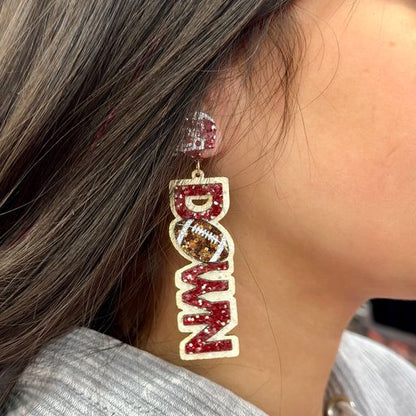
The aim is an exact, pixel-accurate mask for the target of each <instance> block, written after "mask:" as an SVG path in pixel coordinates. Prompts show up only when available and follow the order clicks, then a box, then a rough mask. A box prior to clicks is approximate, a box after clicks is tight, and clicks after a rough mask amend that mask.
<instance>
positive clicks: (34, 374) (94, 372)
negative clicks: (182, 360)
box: [6, 328, 265, 416]
mask: <svg viewBox="0 0 416 416" xmlns="http://www.w3.org/2000/svg"><path fill="white" fill-rule="evenodd" d="M62 409H65V411H64V412H63V410H62ZM235 412H237V413H235ZM6 414H7V416H17V415H23V414H24V415H31V416H41V415H42V416H45V415H46V416H49V415H53V416H55V415H56V416H58V415H59V416H61V415H62V414H65V415H103V414H106V415H107V414H108V415H113V416H121V415H123V416H129V415H135V416H136V415H190V414H204V415H212V416H214V415H230V414H239V415H259V416H260V415H262V416H263V415H265V414H264V413H263V412H262V411H261V410H260V409H258V408H257V407H255V406H254V405H252V404H251V403H248V402H246V401H244V400H243V399H242V398H240V397H238V396H237V395H235V394H234V393H232V392H231V391H229V390H227V389H225V388H224V387H222V386H220V385H218V384H216V383H214V382H211V381H210V380H208V379H205V378H203V377H201V376H199V375H197V374H195V373H192V372H190V371H188V370H186V369H184V368H181V367H178V366H175V365H173V364H170V363H168V362H166V361H164V360H162V359H160V358H158V357H156V356H154V355H152V354H149V353H147V352H145V351H142V350H140V349H137V348H134V347H132V346H130V345H127V344H124V343H122V342H120V341H118V340H116V339H114V338H112V337H109V336H107V335H104V334H101V333H99V332H96V331H94V330H91V329H87V328H76V329H75V330H73V331H71V332H70V333H68V334H67V335H65V336H64V337H61V338H59V339H57V340H55V341H54V342H52V343H50V344H49V345H48V346H47V348H45V349H44V350H43V351H42V352H41V353H40V354H39V356H38V357H36V360H35V362H34V363H32V365H30V366H28V367H27V368H26V370H25V372H24V373H23V374H22V376H21V377H20V380H19V382H18V384H17V385H16V387H15V389H14V391H13V392H12V394H11V395H10V399H9V403H8V409H7V413H6Z"/></svg>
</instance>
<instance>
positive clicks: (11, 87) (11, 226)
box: [0, 0, 298, 406]
mask: <svg viewBox="0 0 416 416" xmlns="http://www.w3.org/2000/svg"><path fill="white" fill-rule="evenodd" d="M290 3H291V2H289V1H288V0H286V1H285V0H209V1H197V0H180V1H172V0H157V1H156V0H124V1H118V0H108V1H98V0H90V1H79V2H74V1H69V0H54V1H51V0H3V1H1V2H0V5H1V14H0V36H1V40H0V91H1V100H0V253H1V258H0V406H1V405H4V403H5V400H6V398H7V396H8V394H9V392H10V390H11V388H12V387H13V385H14V383H15V380H16V378H17V377H18V376H19V375H20V373H21V372H22V370H23V369H24V368H25V366H26V365H27V364H28V363H29V362H30V360H31V359H32V358H33V357H34V356H35V355H36V353H37V352H38V351H39V349H40V348H41V347H42V346H43V345H45V344H46V343H47V342H48V341H50V340H51V339H52V338H54V337H57V336H60V335H62V334H64V333H66V332H67V331H68V330H70V329H71V328H72V327H74V326H76V325H84V326H89V327H92V328H95V329H97V330H99V331H102V332H105V333H109V334H111V335H113V336H116V337H118V338H119V339H121V340H123V341H125V342H129V343H134V344H135V345H141V343H143V342H144V341H145V339H146V337H147V335H148V332H149V328H150V327H151V322H152V317H153V315H154V311H155V310H156V307H157V305H156V304H155V298H156V296H155V294H157V293H158V290H159V288H160V284H161V282H160V281H159V280H158V265H159V264H160V262H161V256H162V253H163V245H162V244H163V243H162V242H161V238H160V235H161V234H163V233H165V232H166V229H167V228H166V227H164V226H165V223H166V221H167V220H169V219H170V212H169V204H168V195H167V194H168V192H167V186H168V182H169V180H170V179H172V178H174V177H184V172H186V173H188V172H189V169H190V162H189V161H187V160H186V159H184V158H181V157H180V156H178V157H172V153H173V150H174V149H175V147H176V145H177V144H178V143H179V141H180V139H181V134H180V132H181V131H182V128H183V122H184V119H185V116H187V115H189V114H192V113H193V111H194V110H195V109H201V108H202V107H201V105H202V100H203V99H204V97H205V96H206V94H207V93H208V91H209V87H210V86H211V85H213V82H214V81H218V79H220V77H221V73H223V72H222V71H224V70H225V69H226V68H231V67H233V66H235V64H236V62H240V63H242V66H241V68H242V71H241V76H242V77H243V78H244V79H245V82H246V83H247V81H249V80H250V79H251V78H250V74H251V72H252V71H253V68H254V67H255V66H254V63H255V61H256V56H257V54H256V51H258V46H259V44H260V43H261V42H262V40H264V39H265V37H266V35H268V34H271V33H273V39H274V45H275V47H276V50H277V51H278V53H279V56H280V62H281V64H282V68H283V69H284V70H283V73H282V74H283V75H282V78H281V80H280V81H281V83H280V85H281V87H282V88H281V92H282V95H283V96H284V97H285V98H286V103H288V102H289V100H288V98H289V93H288V91H289V86H290V84H291V81H292V80H293V76H294V73H295V67H296V59H297V58H296V56H297V55H296V54H295V53H294V51H295V44H297V42H295V41H294V39H295V38H298V36H295V34H296V33H297V32H296V31H295V29H294V28H295V25H294V19H293V18H290V14H289V11H288V8H289V7H290ZM272 28H273V30H271V29H272ZM242 57H243V58H242ZM287 108H288V106H287V107H286V110H285V112H284V114H283V115H282V117H283V119H284V120H286V117H287V115H288V111H287ZM282 126H283V124H282ZM121 300H122V301H121Z"/></svg>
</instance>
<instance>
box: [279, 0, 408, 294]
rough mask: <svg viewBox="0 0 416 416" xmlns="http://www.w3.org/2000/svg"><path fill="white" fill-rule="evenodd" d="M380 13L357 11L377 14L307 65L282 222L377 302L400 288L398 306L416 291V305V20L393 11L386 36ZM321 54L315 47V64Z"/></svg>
mask: <svg viewBox="0 0 416 416" xmlns="http://www.w3.org/2000/svg"><path fill="white" fill-rule="evenodd" d="M381 3H384V2H382V1H379V2H375V1H370V0H369V1H368V2H366V3H360V4H364V6H363V7H369V8H370V9H371V10H367V11H365V13H364V10H361V11H359V10H357V12H356V13H357V14H356V17H353V18H352V20H351V22H350V26H349V27H348V29H346V30H345V31H341V30H340V31H339V33H337V39H336V41H335V40H334V38H331V37H330V36H328V37H326V38H325V39H324V42H325V51H324V52H325V56H324V57H323V58H322V59H321V60H320V59H315V58H314V59H312V58H310V59H309V61H308V66H307V68H306V70H305V71H304V72H303V74H302V80H301V84H300V93H299V102H300V107H301V109H302V110H301V112H299V113H298V114H297V117H296V119H295V122H294V129H293V132H292V135H291V137H289V138H288V140H289V141H292V144H293V145H292V146H290V150H289V148H288V151H287V153H286V154H285V155H284V157H283V159H282V160H280V161H278V163H277V165H276V171H275V174H274V177H275V178H276V179H275V180H276V181H277V186H278V187H279V189H280V191H281V196H282V200H285V201H286V202H287V204H282V200H280V201H277V204H276V206H279V208H277V211H276V212H275V215H276V217H275V218H279V216H281V217H282V218H285V216H286V217H287V219H289V220H286V221H282V222H281V223H279V224H278V227H280V228H282V229H285V232H286V235H288V236H290V237H289V238H291V239H293V241H296V244H302V245H304V246H305V245H306V246H307V247H308V249H309V250H310V251H311V252H313V253H314V256H315V257H318V258H319V259H320V261H322V262H328V261H332V262H333V265H335V270H336V268H338V273H339V274H340V273H341V270H344V271H345V272H347V271H348V270H349V271H351V270H354V273H355V277H356V278H359V279H361V278H362V277H365V279H362V280H361V282H359V283H360V284H362V283H363V282H367V283H368V285H370V286H371V285H372V291H373V294H374V291H379V292H378V293H379V295H383V294H384V295H387V296H390V295H392V292H391V290H392V289H391V287H390V286H391V285H392V282H395V283H396V284H397V290H398V291H397V292H396V295H397V296H402V297H405V296H407V295H408V294H409V293H408V292H406V290H407V289H409V288H412V293H411V294H410V296H411V297H412V296H413V297H416V99H415V97H416V75H415V74H416V55H415V54H414V53H413V51H414V48H415V46H416V36H415V35H416V29H415V23H416V11H415V10H414V9H413V11H412V12H409V10H407V9H406V10H405V9H404V8H399V7H398V6H397V5H398V4H400V3H401V2H397V3H396V4H392V5H391V6H390V7H387V6H386V7H387V8H388V9H389V10H388V12H389V13H388V15H389V20H387V19H386V20H385V21H384V25H383V30H381V29H380V24H381V23H380V20H379V19H378V18H374V19H371V18H369V17H368V16H373V15H374V13H376V14H377V11H378V9H377V8H376V4H378V5H380V4H381ZM366 5H367V6H366ZM396 7H397V8H396ZM370 12H372V13H373V14H372V13H370ZM386 15H387V11H386ZM378 17H380V16H378ZM400 22H401V23H400ZM403 22H405V23H403ZM400 24H401V26H400ZM410 26H411V27H410ZM340 27H341V25H340ZM405 29H406V30H405ZM410 29H411V30H410ZM409 30H410V32H409ZM323 34H324V37H325V36H326V34H325V32H324V33H323ZM319 42H321V43H322V39H320V41H319ZM357 45H359V47H357ZM321 46H322V45H321ZM338 47H339V51H340V59H339V61H338V58H339V56H338V54H337V53H336V51H337V50H338ZM318 49H319V48H318V47H317V46H316V45H315V47H314V40H313V39H312V42H311V49H310V51H311V54H312V56H315V57H316V51H317V50H318ZM335 69H336V73H335ZM331 73H332V76H331ZM334 73H335V75H334ZM328 80H330V82H329V81H328ZM303 132H306V136H307V137H305V135H304V134H302V133H303ZM279 204H280V205H279ZM286 205H288V206H290V207H291V208H290V209H291V211H290V212H285V208H284V206H286ZM277 221H279V220H277ZM288 224H290V225H288ZM325 259H327V260H325ZM393 279H394V280H393ZM400 288H401V289H400ZM389 290H390V292H389ZM400 290H403V291H402V292H401V291H400Z"/></svg>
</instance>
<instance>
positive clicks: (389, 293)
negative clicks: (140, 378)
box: [147, 0, 416, 416]
mask: <svg viewBox="0 0 416 416" xmlns="http://www.w3.org/2000/svg"><path fill="white" fill-rule="evenodd" d="M295 9H296V16H297V19H298V21H299V23H300V26H301V27H302V30H303V32H304V33H305V38H306V39H307V46H306V54H305V58H304V60H303V62H302V71H301V73H300V75H299V78H298V94H297V106H296V108H295V110H294V116H293V122H292V125H291V127H290V129H289V132H288V134H287V135H286V137H285V140H284V141H285V146H284V147H281V148H279V149H281V151H280V152H274V151H272V150H271V149H272V147H273V145H274V144H275V143H276V142H277V141H278V125H279V119H280V116H281V111H282V108H281V103H280V102H278V101H277V100H271V101H269V102H267V103H266V102H265V101H266V100H265V96H264V94H263V93H262V91H264V90H267V89H268V90H270V89H271V88H273V87H274V82H275V81H273V74H274V73H275V72H274V71H275V69H276V67H275V66H274V65H273V64H272V62H271V59H273V54H267V53H265V55H264V57H263V58H262V65H261V67H259V71H258V72H257V75H256V76H257V77H258V81H259V82H258V89H257V90H256V91H254V92H246V91H244V92H243V93H242V94H238V91H241V89H240V88H241V85H240V84H239V83H238V81H236V78H235V79H234V80H233V79H230V80H229V81H228V82H227V84H226V85H225V86H223V87H222V88H221V89H219V90H218V91H213V94H214V93H215V94H217V93H218V94H219V95H216V96H217V97H218V98H219V99H218V101H217V103H216V106H215V108H213V109H212V111H210V114H211V115H212V116H213V117H214V119H215V120H216V121H217V125H218V128H219V131H220V132H221V133H220V135H219V140H220V143H219V144H220V146H219V147H218V149H216V150H213V151H209V152H206V154H205V155H204V156H205V157H210V156H213V155H215V154H216V153H217V152H222V155H221V158H219V160H218V163H217V169H218V173H219V176H227V177H229V178H230V183H231V189H230V192H231V206H230V210H229V212H228V214H227V215H226V217H225V218H224V219H223V221H222V224H223V225H224V226H225V227H226V228H227V229H228V230H229V231H230V233H231V235H232V236H233V238H234V241H235V245H236V253H235V256H234V262H235V272H234V276H235V278H236V299H237V306H238V312H239V325H238V326H237V327H236V328H235V329H234V330H233V331H232V333H234V334H236V335H238V336H239V338H240V345H241V348H240V356H239V357H236V358H229V359H217V360H200V361H191V362H183V361H180V360H179V358H178V353H177V349H178V343H179V341H180V340H181V339H183V338H184V337H185V334H181V333H179V332H178V330H177V324H176V315H177V312H178V310H177V308H176V304H175V297H174V294H175V291H176V288H175V287H174V283H173V276H174V273H175V270H176V269H178V268H179V267H182V266H183V265H185V264H187V263H186V261H185V260H184V259H182V258H181V257H180V256H179V255H178V253H177V252H176V251H175V250H174V249H172V248H170V249H168V251H167V253H166V269H165V271H164V278H166V281H167V283H166V287H165V292H164V294H163V297H162V301H161V304H162V305H163V306H162V308H161V311H160V314H159V315H158V316H159V318H158V320H157V322H156V325H155V328H154V331H153V333H152V337H151V340H150V342H149V345H148V347H147V349H148V350H149V351H150V352H152V353H154V354H156V355H159V356H161V357H162V358H164V359H166V360H168V361H171V362H173V363H175V364H177V365H181V366H184V367H186V368H188V369H190V370H192V371H194V372H196V373H199V374H201V375H203V376H205V377H207V378H209V379H211V380H213V381H215V382H217V383H219V384H221V385H223V386H225V387H227V388H229V389H230V390H232V391H234V392H235V393H237V394H238V395H240V396H242V397H243V398H245V399H246V400H248V401H250V402H252V403H254V404H256V405H257V406H258V407H260V408H261V409H263V410H264V411H265V412H267V413H268V414H270V415H285V416H291V415H294V416H295V415H301V414H302V415H311V416H321V415H322V406H323V405H322V400H323V395H324V391H325V387H326V384H327V381H328V377H329V374H330V371H331V368H332V365H333V363H334V360H335V358H336V353H337V350H338V347H339V344H340V342H341V337H342V333H343V330H344V328H345V327H346V326H347V325H348V322H349V320H350V319H351V318H352V316H353V315H354V313H355V311H356V310H357V308H358V307H359V306H360V305H361V304H362V303H363V302H365V301H366V300H367V299H370V298H373V297H387V298H398V299H416V277H415V276H416V175H415V173H414V167H415V166H416V129H415V120H416V100H415V96H416V54H415V53H414V50H415V47H416V3H415V2H414V1H413V2H412V1H406V0H394V1H393V0H365V1H357V2H355V4H353V2H351V1H340V0H331V1H324V0H300V1H297V2H296V8H295ZM268 60H270V61H268ZM265 83H266V84H265ZM264 87H266V88H264ZM215 94H214V95H215ZM235 109H237V114H236V113H235V112H234V110H235ZM240 116H241V117H240ZM222 126H227V128H226V129H225V128H222ZM230 145H231V146H230ZM227 149H228V150H227ZM265 149H266V150H267V151H266V152H265V153H266V154H265V156H263V157H261V158H259V156H260V155H261V154H262V152H263V153H264V150H265ZM203 165H204V164H202V167H203ZM169 276H171V277H172V278H171V279H169ZM352 399H354V398H352Z"/></svg>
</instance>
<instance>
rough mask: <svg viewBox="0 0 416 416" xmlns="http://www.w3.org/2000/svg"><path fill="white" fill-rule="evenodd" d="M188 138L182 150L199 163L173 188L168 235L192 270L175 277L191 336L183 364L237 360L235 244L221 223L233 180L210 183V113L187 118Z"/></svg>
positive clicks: (183, 345) (183, 324)
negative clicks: (206, 161) (205, 158)
mask: <svg viewBox="0 0 416 416" xmlns="http://www.w3.org/2000/svg"><path fill="white" fill-rule="evenodd" d="M186 123H187V127H186V130H185V131H186V135H185V136H186V137H185V138H184V141H183V142H182V143H181V145H180V146H179V148H178V151H180V152H183V153H184V154H186V155H189V156H191V157H192V158H193V159H195V160H196V168H195V170H194V171H193V172H192V174H191V178H190V179H174V180H171V181H170V183H169V191H170V195H171V196H170V207H171V210H172V213H173V215H174V216H175V219H173V220H172V222H171V223H170V226H169V235H170V239H171V241H172V244H173V245H174V246H175V248H176V250H177V251H178V252H179V253H180V254H181V255H182V256H183V257H185V258H186V259H187V260H189V261H190V263H189V264H188V265H186V266H185V267H183V268H181V269H179V270H177V271H176V273H175V284H176V287H177V288H178V291H177V292H176V304H177V306H178V308H179V309H180V310H181V311H180V312H179V313H178V328H179V331H181V332H185V333H190V335H189V336H187V337H186V338H185V339H183V340H182V341H181V342H180V344H179V354H180V358H181V359H182V360H195V359H202V358H221V357H235V356H237V355H238V354H239V342H238V337H237V336H235V335H228V332H229V331H230V330H231V329H233V328H234V327H235V326H236V325H237V322H238V318H237V305H236V300H235V298H234V293H235V283H234V277H233V276H232V273H233V271H234V263H233V256H234V243H233V240H232V238H231V236H230V234H229V233H228V231H227V230H226V229H225V228H224V227H223V226H222V225H221V224H220V223H219V221H220V220H221V219H222V218H223V217H224V215H225V214H226V213H227V211H228V208H229V206H230V198H229V185H228V178H225V177H221V178H206V177H205V175H204V172H203V171H202V170H201V166H200V164H201V160H202V159H201V154H202V151H203V150H205V149H212V148H214V147H215V142H216V132H217V129H216V125H215V122H214V120H213V119H212V118H211V117H210V116H209V115H208V114H206V113H203V112H196V113H195V114H194V116H193V117H192V118H191V119H189V118H187V119H186Z"/></svg>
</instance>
